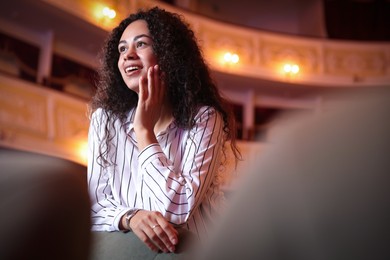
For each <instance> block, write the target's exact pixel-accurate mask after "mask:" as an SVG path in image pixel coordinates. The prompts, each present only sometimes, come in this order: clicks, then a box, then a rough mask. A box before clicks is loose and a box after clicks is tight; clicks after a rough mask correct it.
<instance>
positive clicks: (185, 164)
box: [88, 107, 225, 239]
mask: <svg viewBox="0 0 390 260" xmlns="http://www.w3.org/2000/svg"><path fill="white" fill-rule="evenodd" d="M134 114H135V109H133V110H131V111H130V112H129V113H128V115H127V118H126V120H125V121H124V122H123V123H122V122H121V121H120V120H116V121H115V123H114V127H113V128H114V129H110V130H111V131H113V133H115V136H114V138H113V139H112V140H111V142H110V145H111V149H110V150H109V154H108V158H111V161H113V163H112V164H110V165H108V166H105V167H102V166H101V163H100V159H99V145H100V143H101V142H102V137H103V136H104V129H105V120H107V117H106V115H105V113H104V112H103V110H102V109H97V110H96V111H95V112H94V113H93V114H92V118H91V123H90V127H89V136H88V146H89V151H88V187H89V194H90V197H91V202H92V211H91V214H92V230H94V231H116V230H119V221H120V218H121V216H122V215H124V214H125V213H126V212H127V211H128V210H129V209H131V208H139V209H144V210H150V211H159V212H161V213H162V214H163V216H164V217H165V218H166V219H167V220H168V221H169V222H170V223H172V224H175V225H179V226H184V227H187V229H189V230H190V231H193V232H194V233H196V234H198V236H199V238H201V239H202V238H204V237H207V229H208V228H207V226H208V225H209V222H210V221H212V220H213V219H215V218H216V215H215V214H216V213H218V212H219V211H220V210H221V207H222V206H223V205H224V196H223V193H222V192H221V191H220V187H219V177H218V176H219V166H220V161H221V160H220V158H221V154H222V146H223V143H224V140H225V138H224V136H225V135H224V132H223V121H222V117H221V115H220V114H219V113H217V112H216V111H215V110H214V109H213V108H211V107H202V108H201V109H200V110H199V111H198V113H197V115H196V117H195V122H196V123H195V125H194V127H193V128H192V129H188V130H187V129H183V128H179V127H177V126H176V124H175V123H174V122H172V123H171V124H170V125H169V126H168V127H167V129H166V130H164V131H162V132H160V133H158V134H157V140H158V143H154V144H151V145H149V146H147V147H146V148H145V149H143V150H142V151H139V150H138V148H137V138H136V135H135V132H134V126H133V117H134Z"/></svg>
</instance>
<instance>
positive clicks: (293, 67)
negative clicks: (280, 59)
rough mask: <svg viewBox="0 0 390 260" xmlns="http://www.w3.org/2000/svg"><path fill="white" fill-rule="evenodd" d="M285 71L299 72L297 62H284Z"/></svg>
mask: <svg viewBox="0 0 390 260" xmlns="http://www.w3.org/2000/svg"><path fill="white" fill-rule="evenodd" d="M283 71H284V73H286V74H297V73H298V72H299V66H298V65H297V64H288V63H287V64H284V66H283Z"/></svg>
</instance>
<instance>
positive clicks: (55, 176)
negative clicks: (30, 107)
mask: <svg viewBox="0 0 390 260" xmlns="http://www.w3.org/2000/svg"><path fill="white" fill-rule="evenodd" d="M75 169H76V170H75ZM82 169H83V168H82V167H81V166H80V169H79V168H78V166H77V165H75V164H74V163H71V162H67V161H65V160H60V159H57V158H52V157H49V156H43V155H38V154H32V153H24V152H19V151H14V150H9V149H1V150H0V193H1V196H0V207H1V214H0V259H2V260H11V259H23V260H28V259H34V260H35V259H56V260H68V259H88V258H89V252H90V243H91V241H90V237H91V232H90V226H91V220H90V213H89V212H90V202H89V196H88V190H87V184H86V181H85V174H82V171H81V170H82Z"/></svg>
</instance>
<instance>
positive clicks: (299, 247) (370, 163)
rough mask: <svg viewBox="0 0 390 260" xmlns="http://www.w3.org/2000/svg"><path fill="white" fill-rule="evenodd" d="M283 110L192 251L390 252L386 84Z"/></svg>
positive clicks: (237, 255) (226, 254) (255, 254)
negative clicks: (303, 111) (226, 205)
mask: <svg viewBox="0 0 390 260" xmlns="http://www.w3.org/2000/svg"><path fill="white" fill-rule="evenodd" d="M368 92H369V93H367V92H366V93H363V95H360V94H358V95H348V96H345V97H342V96H337V97H334V98H333V99H331V100H332V101H330V102H329V104H326V106H325V109H324V111H321V112H320V113H319V114H312V115H295V116H293V115H290V116H285V117H282V118H280V120H279V122H278V123H277V124H276V125H275V126H274V128H273V134H272V135H271V144H270V146H269V148H267V150H264V151H263V153H262V157H261V158H259V161H258V164H257V167H255V168H253V169H248V171H249V173H250V174H249V175H247V177H248V179H247V180H245V181H244V182H243V183H244V184H243V186H242V187H241V189H240V190H239V191H238V195H237V196H236V197H235V198H234V199H233V203H232V207H230V209H229V210H228V212H227V214H226V215H225V218H224V219H223V221H221V224H220V225H219V226H218V227H217V232H216V233H215V234H214V236H213V238H212V239H211V240H210V243H209V244H208V246H207V248H205V250H203V251H202V253H199V254H197V257H196V258H195V259H268V260H271V259H299V260H305V259H307V260H309V259H310V260H313V259H324V260H328V259H332V260H335V259H340V260H341V259H342V260H346V259H348V260H349V259H354V260H356V259H376V260H378V259H390V228H389V227H390V221H389V220H390V187H389V184H390V182H389V179H390V177H389V176H390V120H389V112H390V91H389V90H388V89H386V90H381V91H379V90H378V91H374V90H370V91H368Z"/></svg>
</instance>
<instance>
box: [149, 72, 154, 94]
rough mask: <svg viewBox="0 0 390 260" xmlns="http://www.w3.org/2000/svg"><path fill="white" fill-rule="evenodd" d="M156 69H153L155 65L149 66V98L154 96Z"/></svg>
mask: <svg viewBox="0 0 390 260" xmlns="http://www.w3.org/2000/svg"><path fill="white" fill-rule="evenodd" d="M153 75H154V71H153V66H151V67H149V68H148V92H149V98H153V97H154V89H153V84H154V79H153Z"/></svg>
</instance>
